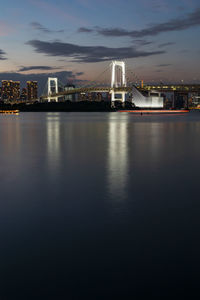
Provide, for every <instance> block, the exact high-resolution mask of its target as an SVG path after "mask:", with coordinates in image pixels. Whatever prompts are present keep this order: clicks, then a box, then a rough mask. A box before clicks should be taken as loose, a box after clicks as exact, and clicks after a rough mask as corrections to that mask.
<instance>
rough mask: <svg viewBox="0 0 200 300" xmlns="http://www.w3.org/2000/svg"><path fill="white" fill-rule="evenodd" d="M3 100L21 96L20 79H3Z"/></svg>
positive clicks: (15, 98)
mask: <svg viewBox="0 0 200 300" xmlns="http://www.w3.org/2000/svg"><path fill="white" fill-rule="evenodd" d="M1 98H2V100H8V101H13V100H18V99H19V98H20V81H12V80H2V96H1Z"/></svg>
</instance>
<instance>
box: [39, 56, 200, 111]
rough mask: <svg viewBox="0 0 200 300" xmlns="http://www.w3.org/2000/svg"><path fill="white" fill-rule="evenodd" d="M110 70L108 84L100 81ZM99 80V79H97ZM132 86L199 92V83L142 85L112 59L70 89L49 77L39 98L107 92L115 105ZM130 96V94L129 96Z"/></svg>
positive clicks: (124, 96) (143, 89)
mask: <svg viewBox="0 0 200 300" xmlns="http://www.w3.org/2000/svg"><path fill="white" fill-rule="evenodd" d="M108 71H109V72H110V75H111V79H110V83H109V86H108V84H106V83H104V84H102V83H100V80H99V79H100V78H101V77H102V76H104V75H105V74H106V72H108ZM98 80H99V81H98ZM133 87H136V88H137V89H138V90H139V91H140V92H147V93H150V92H151V91H152V90H154V91H155V90H156V91H157V92H158V93H163V92H172V93H185V94H187V95H188V94H189V93H192V92H195V93H200V85H199V84H167V85H165V84H163V83H160V84H157V85H143V81H142V80H141V79H139V78H138V77H137V75H136V74H135V73H134V72H133V71H132V70H129V69H128V68H126V66H125V62H124V61H113V62H112V63H111V64H110V65H109V67H107V68H106V69H105V70H104V71H103V72H102V73H101V74H100V75H98V77H97V79H96V80H94V81H92V82H90V84H87V85H85V86H81V87H76V88H75V87H74V88H72V89H65V87H64V85H63V83H62V82H61V81H59V79H58V78H56V77H49V78H48V81H47V84H46V86H45V89H44V91H43V94H42V97H41V99H42V100H44V101H48V102H52V101H53V102H58V101H59V99H63V98H64V97H65V96H68V95H75V94H77V95H78V94H87V93H107V94H109V95H110V99H111V103H112V105H115V102H116V101H121V102H122V103H125V101H126V100H127V97H129V98H130V95H131V93H132V91H133ZM131 97H132V96H131Z"/></svg>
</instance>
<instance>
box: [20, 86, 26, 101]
mask: <svg viewBox="0 0 200 300" xmlns="http://www.w3.org/2000/svg"><path fill="white" fill-rule="evenodd" d="M20 99H21V100H24V101H26V100H27V88H23V89H22V93H21V97H20Z"/></svg>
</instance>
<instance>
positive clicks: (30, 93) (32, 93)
mask: <svg viewBox="0 0 200 300" xmlns="http://www.w3.org/2000/svg"><path fill="white" fill-rule="evenodd" d="M37 98H38V83H37V81H27V99H28V100H36V99H37Z"/></svg>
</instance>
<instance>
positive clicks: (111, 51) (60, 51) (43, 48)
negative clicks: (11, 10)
mask: <svg viewBox="0 0 200 300" xmlns="http://www.w3.org/2000/svg"><path fill="white" fill-rule="evenodd" d="M26 44H28V45H30V46H32V47H33V48H34V49H35V51H36V52H37V53H44V54H46V55H48V56H64V57H71V58H72V61H75V62H88V63H91V62H102V61H108V60H116V59H125V58H135V57H147V56H151V55H156V54H163V53H165V51H149V52H146V51H139V50H137V49H136V48H134V47H123V48H109V47H103V46H99V47H98V46H79V45H75V44H69V43H62V42H45V41H40V40H31V41H28V42H27V43H26Z"/></svg>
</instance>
